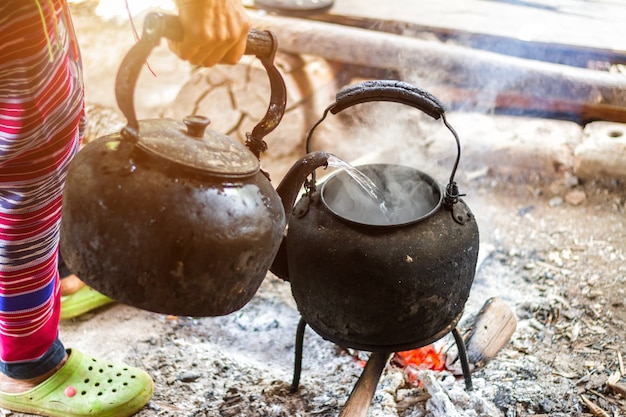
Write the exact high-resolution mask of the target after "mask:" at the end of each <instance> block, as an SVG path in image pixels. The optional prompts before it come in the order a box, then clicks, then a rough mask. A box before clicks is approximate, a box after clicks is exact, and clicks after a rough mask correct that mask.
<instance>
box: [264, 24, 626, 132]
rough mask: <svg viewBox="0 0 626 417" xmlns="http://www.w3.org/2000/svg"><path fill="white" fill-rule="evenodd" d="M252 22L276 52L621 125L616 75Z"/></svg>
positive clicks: (384, 36)
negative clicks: (273, 38) (272, 40)
mask: <svg viewBox="0 0 626 417" xmlns="http://www.w3.org/2000/svg"><path fill="white" fill-rule="evenodd" d="M252 21H253V25H254V26H255V27H257V28H259V29H269V30H272V31H273V32H274V33H275V34H276V35H277V37H278V47H279V49H280V50H282V51H285V52H289V53H295V54H309V55H317V56H320V57H323V58H325V59H327V60H331V61H338V62H344V63H351V64H355V65H361V66H366V67H373V68H384V69H394V70H401V71H404V73H406V74H407V76H409V75H410V76H412V77H417V78H419V79H421V80H424V82H428V83H432V86H426V85H422V87H425V88H427V89H429V90H431V92H432V93H433V94H435V95H438V93H439V92H440V91H441V90H440V88H441V87H443V88H455V89H457V90H458V91H460V92H469V93H471V94H469V95H470V97H469V100H467V101H469V103H470V104H471V102H473V101H478V102H480V103H482V104H483V106H488V107H489V106H491V107H492V108H496V104H497V105H498V106H501V107H502V106H507V105H513V106H514V107H516V108H522V109H524V110H529V111H531V112H532V111H537V112H538V111H543V110H548V111H549V110H553V111H555V110H556V112H558V113H560V112H564V113H565V114H563V115H562V116H561V117H560V118H565V119H568V120H574V121H576V122H578V123H586V122H589V121H591V120H610V121H617V122H626V77H623V76H620V75H615V74H610V73H608V72H603V71H595V70H589V69H583V68H575V67H570V66H567V65H559V64H552V63H547V62H541V61H534V60H530V59H523V58H517V57H511V56H504V55H500V54H497V53H493V52H488V51H480V50H475V49H472V48H467V47H462V46H456V45H448V44H442V43H439V42H430V41H424V40H421V39H416V38H411V37H406V36H399V35H394V34H389V33H383V32H376V31H370V30H365V29H359V28H352V27H346V26H342V25H336V24H329V23H323V22H315V21H309V20H304V19H295V18H288V17H276V16H260V15H255V16H253V18H252ZM405 78H406V77H405ZM502 97H504V98H502ZM497 100H500V103H497ZM457 101H464V100H463V97H462V96H461V97H459V98H458V100H457ZM553 106H556V108H555V109H554V108H553Z"/></svg>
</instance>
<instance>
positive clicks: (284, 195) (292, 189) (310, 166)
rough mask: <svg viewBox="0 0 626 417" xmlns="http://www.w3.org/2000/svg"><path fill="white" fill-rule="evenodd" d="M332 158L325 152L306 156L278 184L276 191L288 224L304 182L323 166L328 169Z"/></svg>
mask: <svg viewBox="0 0 626 417" xmlns="http://www.w3.org/2000/svg"><path fill="white" fill-rule="evenodd" d="M330 156H331V154H329V153H328V152H323V151H317V152H311V153H308V154H306V155H305V156H303V157H302V158H301V159H300V160H299V161H297V162H296V163H295V164H294V165H293V166H292V167H291V168H290V169H289V171H288V172H287V174H286V175H285V177H284V178H283V180H282V181H281V182H280V184H278V187H277V188H276V191H277V192H278V195H279V196H280V199H281V200H282V202H283V208H284V209H285V216H286V219H287V222H289V217H290V215H291V211H292V210H293V205H294V204H295V202H296V198H297V197H298V194H299V193H300V189H301V188H302V185H303V184H304V181H305V180H306V178H307V177H308V176H309V175H311V174H312V173H313V171H315V170H316V169H317V168H319V167H321V166H323V167H327V166H328V158H329V157H330Z"/></svg>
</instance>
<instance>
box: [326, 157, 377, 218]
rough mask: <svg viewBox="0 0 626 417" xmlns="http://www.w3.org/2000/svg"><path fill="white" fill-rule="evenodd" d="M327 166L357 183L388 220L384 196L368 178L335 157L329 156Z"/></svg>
mask: <svg viewBox="0 0 626 417" xmlns="http://www.w3.org/2000/svg"><path fill="white" fill-rule="evenodd" d="M328 166H331V167H334V168H341V169H343V170H344V171H345V172H346V173H347V174H348V175H350V177H351V178H352V179H353V180H354V181H356V182H357V184H359V186H360V187H361V190H362V191H364V192H365V193H366V194H367V195H368V196H369V197H370V198H371V199H373V200H374V201H375V202H376V203H377V204H378V207H379V208H380V211H381V213H382V214H383V215H384V216H385V217H386V218H389V208H388V207H387V202H386V201H385V196H384V194H383V192H382V191H381V190H380V189H379V188H378V186H377V185H376V184H375V183H374V181H372V179H371V178H370V177H368V176H367V175H365V174H364V173H363V172H361V171H360V170H359V169H358V168H356V167H354V166H353V165H351V164H349V163H348V162H346V161H344V160H343V159H341V158H339V157H338V156H335V155H331V156H330V157H329V158H328Z"/></svg>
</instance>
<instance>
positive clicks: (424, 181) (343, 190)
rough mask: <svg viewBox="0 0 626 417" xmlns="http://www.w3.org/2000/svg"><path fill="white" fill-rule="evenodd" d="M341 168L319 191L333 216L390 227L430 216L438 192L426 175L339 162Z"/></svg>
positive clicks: (335, 163) (402, 168)
mask: <svg viewBox="0 0 626 417" xmlns="http://www.w3.org/2000/svg"><path fill="white" fill-rule="evenodd" d="M328 162H329V165H331V166H335V167H340V168H343V170H342V171H340V172H338V173H337V174H335V175H333V176H332V177H331V178H329V179H328V180H327V181H326V182H325V183H324V185H323V187H322V198H323V200H324V202H325V203H326V205H327V206H328V208H329V209H330V210H331V211H332V212H334V213H335V214H336V215H338V216H340V217H343V218H345V219H347V220H350V221H353V222H355V223H360V224H366V225H375V226H391V225H402V224H407V223H412V222H414V221H417V220H419V219H420V218H422V217H424V216H426V215H427V214H429V213H431V212H433V211H434V210H435V209H436V208H437V207H438V206H439V203H440V201H441V191H440V188H439V186H438V185H437V184H436V183H435V182H434V180H433V179H432V178H430V177H429V176H427V175H426V174H424V173H422V172H420V171H418V170H416V169H413V168H410V167H406V166H402V165H387V164H375V165H364V166H361V167H359V169H357V168H355V167H353V166H351V165H350V164H348V163H347V162H345V161H343V160H341V159H339V158H334V157H333V158H330V159H329V160H328Z"/></svg>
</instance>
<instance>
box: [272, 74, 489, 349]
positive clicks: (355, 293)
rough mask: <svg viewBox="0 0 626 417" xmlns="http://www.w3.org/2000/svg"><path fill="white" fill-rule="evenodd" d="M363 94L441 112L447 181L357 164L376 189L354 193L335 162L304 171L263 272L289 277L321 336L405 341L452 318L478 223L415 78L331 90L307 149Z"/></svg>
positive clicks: (436, 333)
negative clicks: (325, 171) (327, 170)
mask: <svg viewBox="0 0 626 417" xmlns="http://www.w3.org/2000/svg"><path fill="white" fill-rule="evenodd" d="M367 101H391V102H398V103H402V104H406V105H409V106H412V107H415V108H417V109H420V110H422V111H424V112H425V113H427V114H428V115H430V116H432V117H433V118H435V119H439V118H441V119H442V120H443V122H444V124H445V126H447V127H448V128H449V129H450V131H451V132H452V133H453V135H454V137H455V139H456V142H457V150H458V156H457V159H456V162H455V164H454V168H453V170H452V174H451V176H450V183H449V184H448V185H447V187H446V189H445V190H444V189H442V187H440V186H439V185H438V184H437V182H436V181H435V180H434V179H433V178H432V177H431V176H429V175H427V174H426V173H424V172H421V171H418V170H416V169H414V168H411V167H406V166H401V165H389V164H373V165H365V166H360V167H357V168H359V170H360V171H362V172H363V173H364V174H365V175H366V176H367V177H369V178H370V179H371V180H372V181H373V182H374V185H375V189H377V190H378V193H379V194H380V195H379V197H383V198H382V199H379V200H377V199H374V198H372V197H371V196H366V197H365V199H363V198H361V197H359V196H358V194H359V193H362V191H361V190H362V187H359V186H356V188H355V184H356V183H355V182H354V181H353V180H352V179H351V177H350V176H349V175H348V174H347V172H346V171H345V170H344V171H338V172H337V173H335V174H333V175H332V176H331V177H330V178H329V179H327V180H326V181H325V182H323V183H322V184H321V186H317V185H316V184H315V176H314V175H313V178H312V180H311V181H309V182H308V183H307V184H306V193H305V194H304V196H303V197H302V198H301V200H300V201H299V202H298V203H297V204H296V206H295V208H294V210H293V213H292V214H291V217H290V219H289V223H288V224H289V225H288V232H287V235H286V237H285V240H284V241H283V245H282V247H281V251H279V254H278V255H277V257H276V260H275V262H274V264H273V265H272V268H271V270H272V271H273V272H274V273H276V274H277V275H278V276H280V277H282V278H283V279H286V280H288V281H289V282H290V283H291V289H292V293H293V296H294V298H295V301H296V303H297V306H298V310H299V311H300V313H301V314H302V318H303V320H304V321H305V322H306V323H307V324H308V325H310V326H311V327H312V328H313V329H314V330H315V331H316V332H317V333H319V334H320V335H322V336H323V337H324V338H326V339H328V340H331V341H333V342H335V343H337V344H339V345H342V346H346V347H352V348H356V349H363V350H369V351H380V352H390V351H399V350H407V349H413V348H417V347H420V346H423V345H426V344H428V343H431V342H433V341H434V340H437V339H439V338H441V337H442V336H443V335H445V334H446V333H448V332H449V331H450V330H451V329H452V328H453V327H454V326H455V325H456V323H457V321H458V320H459V318H460V316H461V314H462V312H463V308H464V305H465V302H466V300H467V298H468V296H469V291H470V287H471V285H472V282H473V279H474V273H475V268H476V261H477V256H478V227H477V224H476V221H475V218H474V216H473V215H472V213H471V211H470V209H469V208H468V207H467V205H466V204H465V203H464V202H463V200H462V199H461V198H459V197H460V195H459V191H458V187H457V185H456V183H455V182H454V175H455V171H456V169H457V166H458V163H459V157H460V144H459V139H458V136H457V134H456V132H455V131H454V129H452V127H451V126H450V125H449V124H448V122H447V121H446V118H445V116H444V108H443V105H442V104H441V103H440V102H439V100H438V99H436V98H435V97H433V96H432V95H430V94H429V93H427V92H425V91H423V90H421V89H419V88H417V87H415V86H412V85H410V84H407V83H404V82H400V81H368V82H364V83H360V84H357V85H355V86H351V87H347V88H344V89H342V90H340V91H339V92H338V93H337V97H336V102H335V103H333V104H332V105H331V106H330V107H329V108H328V109H327V111H326V112H325V113H324V116H323V117H322V119H321V120H320V121H319V122H318V123H317V124H316V125H315V126H314V127H313V129H311V131H310V132H309V137H308V140H307V150H308V149H309V143H310V139H311V134H312V133H313V131H314V129H315V127H316V126H317V125H319V123H320V122H321V121H322V120H324V118H325V117H326V115H327V114H328V112H329V111H330V112H331V113H333V114H335V113H338V112H340V111H342V110H343V109H346V108H348V107H350V106H353V105H355V104H358V103H363V102H367ZM290 186H291V184H283V183H281V184H280V185H279V187H278V190H279V192H281V189H282V188H283V187H290ZM381 203H384V207H381ZM368 206H371V207H368Z"/></svg>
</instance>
